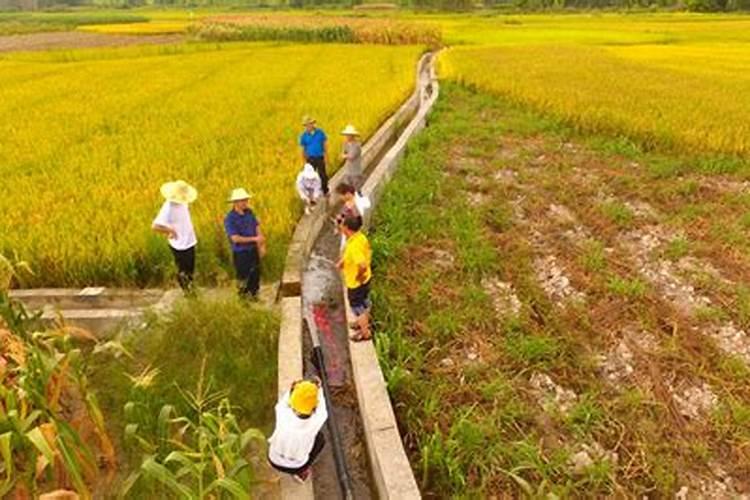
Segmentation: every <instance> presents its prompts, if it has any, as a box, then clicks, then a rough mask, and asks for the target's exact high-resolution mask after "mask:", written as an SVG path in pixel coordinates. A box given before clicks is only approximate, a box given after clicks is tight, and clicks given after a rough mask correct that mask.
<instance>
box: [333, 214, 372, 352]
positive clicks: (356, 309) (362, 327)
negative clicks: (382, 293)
mask: <svg viewBox="0 0 750 500" xmlns="http://www.w3.org/2000/svg"><path fill="white" fill-rule="evenodd" d="M341 229H342V231H343V233H344V236H346V245H345V246H344V252H343V254H342V256H341V260H339V262H338V267H339V269H341V272H342V274H343V275H344V284H345V285H346V292H347V297H348V299H349V307H351V310H352V314H354V317H355V318H356V322H355V324H354V325H352V326H353V327H355V328H357V329H358V330H359V331H358V332H357V333H355V334H353V335H352V336H351V337H350V338H351V340H353V341H355V342H359V341H362V340H370V339H371V338H372V334H371V332H370V280H371V279H372V269H371V267H370V264H371V260H372V249H371V248H370V242H369V241H368V240H367V236H365V235H364V233H363V232H362V231H361V229H362V217H360V216H355V217H347V218H345V219H344V222H343V224H342V225H341Z"/></svg>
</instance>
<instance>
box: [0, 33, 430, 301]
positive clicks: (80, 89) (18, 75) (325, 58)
mask: <svg viewBox="0 0 750 500" xmlns="http://www.w3.org/2000/svg"><path fill="white" fill-rule="evenodd" d="M420 52H421V49H420V48H418V47H379V46H368V47H363V46H335V45H320V46H315V45H311V46H280V47H279V46H269V45H263V44H258V45H254V44H239V45H237V44H235V45H232V46H221V45H202V44H198V45H177V46H175V45H172V46H165V47H145V48H127V49H113V50H81V51H63V52H55V51H51V52H46V53H45V52H41V53H35V54H11V55H8V56H6V57H5V58H3V59H2V60H0V80H1V81H2V82H3V86H2V88H0V102H2V106H1V107H0V123H2V125H0V136H2V137H3V141H2V143H0V175H2V177H3V183H2V186H0V193H1V194H0V213H2V214H3V216H2V218H1V219H0V253H2V254H4V255H7V256H9V257H13V256H15V257H17V258H18V259H20V260H24V261H27V262H29V264H30V265H31V267H32V269H34V271H35V274H34V275H33V276H31V277H30V278H29V280H28V282H27V283H25V284H26V285H31V286H44V285H55V286H65V285H82V284H90V283H97V284H119V285H146V284H154V283H161V282H163V281H164V280H165V279H166V277H168V276H169V275H170V274H171V271H170V265H171V264H170V255H169V253H168V248H167V246H166V244H165V242H164V241H162V240H160V239H159V238H158V237H157V236H155V235H153V234H151V231H150V223H151V220H152V218H153V217H154V214H155V211H156V210H157V209H158V207H159V204H160V203H161V200H160V197H159V186H160V184H161V183H162V182H165V181H168V180H170V179H176V178H183V179H185V180H187V181H189V182H192V183H193V184H194V185H195V186H196V187H197V188H198V190H199V192H200V195H199V200H198V202H197V203H195V205H194V206H193V217H194V220H195V222H196V225H197V231H198V237H199V241H200V243H199V247H198V248H199V250H198V253H199V255H198V269H200V270H201V271H200V274H201V276H202V279H203V280H204V281H205V282H216V281H217V280H218V281H221V280H222V279H226V278H227V277H228V276H227V275H226V273H224V272H223V270H222V267H223V266H224V265H226V264H228V260H229V257H228V255H227V250H226V238H225V236H224V235H223V234H222V230H221V226H220V224H219V223H218V220H219V219H220V218H221V217H222V215H223V214H224V213H225V211H226V210H227V209H228V206H227V204H226V203H225V199H226V197H227V196H228V193H229V191H230V189H232V188H233V187H237V186H240V185H241V186H245V187H246V188H248V189H249V190H251V191H252V192H253V193H254V199H253V206H254V209H255V210H256V213H257V214H258V216H259V218H260V219H261V221H262V223H263V225H264V227H265V232H266V234H267V235H268V237H269V240H270V246H269V248H270V251H269V255H268V258H267V259H266V266H267V267H266V269H267V271H268V275H267V276H273V275H274V273H276V272H278V271H279V269H280V266H281V263H282V261H283V258H284V255H285V251H286V247H285V245H286V242H287V240H288V237H289V234H290V232H291V229H292V227H293V225H294V222H295V220H296V219H297V217H298V215H299V212H300V207H299V205H298V203H297V202H296V200H295V193H294V189H293V184H294V176H295V173H296V172H297V170H298V169H299V168H300V167H301V165H300V164H299V163H300V160H299V156H300V155H299V148H298V146H297V137H298V134H299V133H300V132H301V123H300V120H301V118H302V116H303V115H305V114H311V115H314V116H316V117H317V119H318V120H319V123H320V124H321V126H322V127H323V128H324V129H325V130H327V131H328V133H329V135H330V137H331V141H330V142H331V144H330V148H331V152H332V157H335V152H336V151H338V150H339V148H340V144H341V141H340V136H339V135H338V131H339V130H340V129H342V128H343V127H344V126H345V125H346V124H347V123H355V124H357V126H358V127H359V128H360V129H361V131H362V132H363V134H365V137H367V135H368V134H370V133H372V132H373V131H374V130H375V129H376V127H377V126H378V124H379V123H380V122H381V121H382V120H384V119H385V118H386V117H387V116H388V115H389V114H390V112H391V111H392V110H394V109H395V108H396V107H397V106H398V105H399V104H400V103H401V102H402V100H403V99H404V98H405V97H406V96H407V95H408V94H409V93H410V92H411V91H412V88H413V81H414V65H415V63H416V60H417V57H418V55H419V53H420ZM373 89H377V92H373V91H372V90H373ZM363 96H367V98H366V99H364V98H363ZM331 169H332V170H333V169H335V165H334V166H332V167H331Z"/></svg>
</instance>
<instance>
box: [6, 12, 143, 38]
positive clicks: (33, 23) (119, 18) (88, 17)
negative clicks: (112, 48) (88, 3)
mask: <svg viewBox="0 0 750 500" xmlns="http://www.w3.org/2000/svg"><path fill="white" fill-rule="evenodd" d="M145 21H148V18H147V17H145V16H142V15H137V14H129V13H122V12H110V11H101V12H99V11H84V12H80V13H78V12H76V13H53V12H35V13H27V12H24V13H20V12H13V13H3V12H0V36H2V35H20V34H24V33H37V32H49V31H70V30H74V29H76V28H77V27H79V26H91V25H96V24H127V23H138V22H145Z"/></svg>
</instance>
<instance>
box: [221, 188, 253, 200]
mask: <svg viewBox="0 0 750 500" xmlns="http://www.w3.org/2000/svg"><path fill="white" fill-rule="evenodd" d="M252 197H253V196H252V195H251V194H250V193H248V192H247V191H245V188H237V189H232V194H230V195H229V199H228V200H227V201H228V202H230V203H234V202H235V201H242V200H249V199H250V198H252Z"/></svg>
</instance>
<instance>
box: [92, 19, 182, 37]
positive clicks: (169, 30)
mask: <svg viewBox="0 0 750 500" xmlns="http://www.w3.org/2000/svg"><path fill="white" fill-rule="evenodd" d="M188 26H190V23H188V22H186V21H151V22H147V23H130V24H95V25H90V26H82V27H80V28H78V31H86V32H89V33H107V34H111V35H169V34H173V33H184V32H185V31H186V30H187V29H188Z"/></svg>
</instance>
